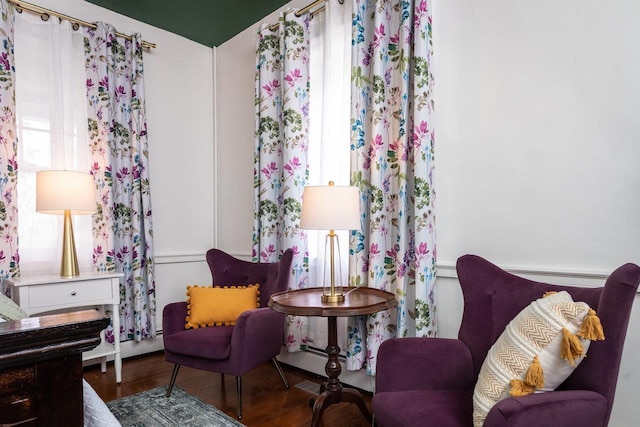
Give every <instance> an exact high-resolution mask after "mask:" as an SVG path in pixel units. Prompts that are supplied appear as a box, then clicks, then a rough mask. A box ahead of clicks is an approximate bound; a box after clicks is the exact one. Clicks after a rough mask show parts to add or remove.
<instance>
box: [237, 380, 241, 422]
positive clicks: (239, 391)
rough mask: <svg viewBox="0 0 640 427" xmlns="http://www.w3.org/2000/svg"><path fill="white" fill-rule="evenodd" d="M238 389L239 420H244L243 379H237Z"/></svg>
mask: <svg viewBox="0 0 640 427" xmlns="http://www.w3.org/2000/svg"><path fill="white" fill-rule="evenodd" d="M236 389H237V391H238V419H239V420H241V419H242V377H236Z"/></svg>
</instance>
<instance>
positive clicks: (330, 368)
mask: <svg viewBox="0 0 640 427" xmlns="http://www.w3.org/2000/svg"><path fill="white" fill-rule="evenodd" d="M327 320H328V322H329V331H328V338H329V344H328V345H327V349H326V352H327V355H329V359H328V360H327V364H326V365H325V368H324V370H325V372H326V373H327V381H326V382H325V383H324V384H323V385H322V387H321V388H320V396H318V398H317V399H316V401H315V403H314V405H313V418H312V419H311V427H317V426H318V424H319V423H320V418H321V417H322V413H323V412H324V410H325V409H327V407H329V406H331V405H333V404H334V403H340V402H349V403H354V404H355V405H357V406H358V409H360V412H361V413H362V415H363V416H364V417H365V418H366V419H367V420H368V421H369V422H371V421H372V417H371V413H370V412H369V410H368V409H367V405H366V404H365V403H364V399H363V397H362V395H361V394H360V392H359V391H358V390H355V389H352V388H343V387H342V384H340V381H339V380H338V378H339V377H340V372H342V367H341V366H340V360H338V354H340V347H338V326H337V325H338V322H337V318H336V317H335V316H329V317H327Z"/></svg>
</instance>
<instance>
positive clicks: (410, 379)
mask: <svg viewBox="0 0 640 427" xmlns="http://www.w3.org/2000/svg"><path fill="white" fill-rule="evenodd" d="M434 366H437V367H438V368H437V369H433V367H434ZM474 382H475V380H474V377H473V361H472V358H471V353H470V352H469V349H468V348H467V346H466V345H464V343H463V342H462V341H460V340H456V339H448V338H393V339H390V340H387V341H385V342H383V343H382V345H381V346H380V349H379V350H378V361H377V365H376V393H379V392H386V391H407V390H427V389H432V390H435V389H464V388H473V386H474Z"/></svg>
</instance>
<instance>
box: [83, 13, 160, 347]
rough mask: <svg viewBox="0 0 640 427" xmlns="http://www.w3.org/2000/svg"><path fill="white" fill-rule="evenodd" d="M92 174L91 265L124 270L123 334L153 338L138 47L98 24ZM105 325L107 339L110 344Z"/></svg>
mask: <svg viewBox="0 0 640 427" xmlns="http://www.w3.org/2000/svg"><path fill="white" fill-rule="evenodd" d="M85 58H86V72H87V99H88V117H89V119H88V120H89V137H90V149H91V162H92V166H91V173H92V175H93V176H94V179H95V181H96V185H97V190H98V191H97V196H96V197H97V199H98V200H97V202H98V212H97V213H96V214H95V215H94V217H93V218H94V224H93V234H94V248H93V264H94V267H95V268H96V270H98V271H118V272H121V273H124V277H123V278H121V281H120V317H121V322H120V324H121V325H122V326H121V329H120V331H116V332H115V333H120V339H122V340H127V339H133V340H136V341H141V340H142V339H145V338H150V337H154V336H155V331H156V326H155V312H156V299H155V281H154V277H155V275H154V264H153V232H152V221H151V197H150V185H149V170H148V162H149V158H148V142H147V122H146V115H145V98H144V78H143V77H144V74H143V66H142V45H141V38H140V35H139V34H133V35H132V40H124V39H121V38H116V35H115V29H114V28H113V27H112V26H111V25H109V24H105V23H102V22H99V23H97V28H96V29H95V30H94V29H90V28H87V29H85ZM113 333H114V332H113V331H112V330H111V329H109V330H108V332H107V339H109V340H110V341H113V336H112V334H113Z"/></svg>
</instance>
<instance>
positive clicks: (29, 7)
mask: <svg viewBox="0 0 640 427" xmlns="http://www.w3.org/2000/svg"><path fill="white" fill-rule="evenodd" d="M8 1H9V3H12V4H14V5H15V7H16V10H17V11H18V12H22V11H23V10H26V11H27V12H31V13H35V14H37V15H42V19H43V20H44V21H46V20H47V19H49V16H56V17H58V18H61V19H65V20H67V21H69V22H71V23H72V24H73V29H74V30H77V29H78V26H80V25H82V26H83V27H88V28H92V29H94V30H95V29H96V28H98V27H97V26H96V25H95V24H92V23H90V22H87V21H83V20H81V19H77V18H73V17H71V16H69V15H65V14H62V13H59V12H54V11H53V10H49V9H45V8H44V7H40V6H37V5H35V4H31V3H27V2H24V1H18V0H8ZM45 15H46V16H47V18H46V19H45V18H44V16H45ZM116 36H118V37H122V38H123V39H126V40H131V36H128V35H126V34H122V33H118V32H116ZM142 47H143V48H145V49H152V48H155V47H156V44H155V43H151V42H147V41H144V40H142Z"/></svg>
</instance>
